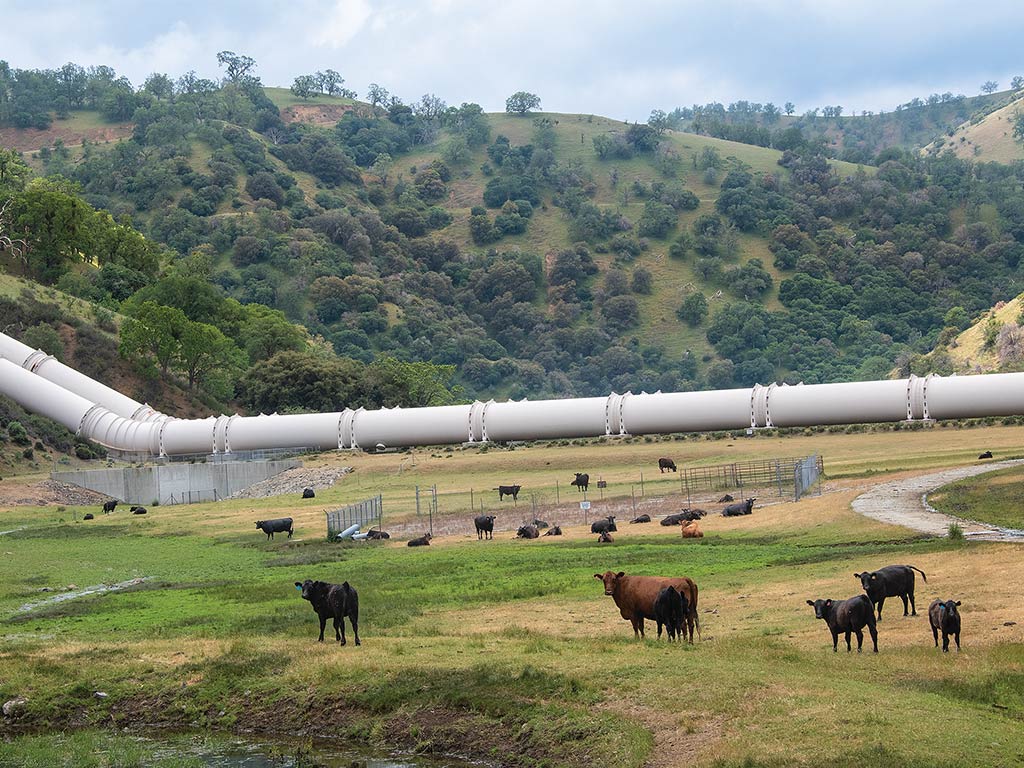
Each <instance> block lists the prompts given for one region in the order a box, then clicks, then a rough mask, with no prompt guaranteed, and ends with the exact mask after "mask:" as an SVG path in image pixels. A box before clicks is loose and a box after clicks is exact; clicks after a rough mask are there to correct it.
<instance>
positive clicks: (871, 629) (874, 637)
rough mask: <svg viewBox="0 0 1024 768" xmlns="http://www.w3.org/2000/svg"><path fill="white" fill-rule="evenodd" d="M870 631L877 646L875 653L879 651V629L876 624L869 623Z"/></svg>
mask: <svg viewBox="0 0 1024 768" xmlns="http://www.w3.org/2000/svg"><path fill="white" fill-rule="evenodd" d="M868 632H870V633H871V643H872V645H874V647H875V653H878V630H877V629H875V625H874V624H868Z"/></svg>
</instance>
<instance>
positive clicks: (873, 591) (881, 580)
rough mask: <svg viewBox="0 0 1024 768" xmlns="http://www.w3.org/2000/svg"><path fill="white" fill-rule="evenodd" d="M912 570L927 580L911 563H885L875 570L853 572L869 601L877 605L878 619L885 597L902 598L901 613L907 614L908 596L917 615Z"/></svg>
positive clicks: (913, 612) (911, 607)
mask: <svg viewBox="0 0 1024 768" xmlns="http://www.w3.org/2000/svg"><path fill="white" fill-rule="evenodd" d="M914 571H917V572H918V573H920V574H921V578H923V579H924V580H925V583H927V582H928V577H927V576H925V575H924V571H922V570H921V569H920V568H915V567H914V566H912V565H887V566H885V568H880V569H879V570H877V571H871V572H870V573H868V572H867V571H865V572H864V573H855V574H853V575H854V577H856V578H858V579H860V585H861V586H862V587H863V588H864V591H865V592H867V595H868V597H869V598H870V599H871V602H872V603H874V604H875V605H877V606H878V620H879V621H881V620H882V606H883V605H884V604H885V598H887V597H899V598H901V599H902V600H903V615H904V616H906V615H907V598H910V610H911V613H912V614H913V615H914V616H917V608H916V607H915V606H914Z"/></svg>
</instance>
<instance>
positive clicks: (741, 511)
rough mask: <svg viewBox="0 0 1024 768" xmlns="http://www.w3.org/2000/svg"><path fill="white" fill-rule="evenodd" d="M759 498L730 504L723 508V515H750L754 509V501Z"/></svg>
mask: <svg viewBox="0 0 1024 768" xmlns="http://www.w3.org/2000/svg"><path fill="white" fill-rule="evenodd" d="M755 501H757V499H747V500H746V501H741V502H738V503H736V504H730V505H729V506H727V507H726V508H725V509H723V510H722V517H739V516H740V515H749V514H750V513H751V512H752V511H753V510H754V502H755Z"/></svg>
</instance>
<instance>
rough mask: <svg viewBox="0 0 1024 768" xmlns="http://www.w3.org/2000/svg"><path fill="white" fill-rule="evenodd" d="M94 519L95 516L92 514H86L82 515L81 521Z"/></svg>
mask: <svg viewBox="0 0 1024 768" xmlns="http://www.w3.org/2000/svg"><path fill="white" fill-rule="evenodd" d="M95 518H96V516H95V515H94V514H93V513H92V512H86V513H85V514H84V515H82V519H83V520H94V519H95Z"/></svg>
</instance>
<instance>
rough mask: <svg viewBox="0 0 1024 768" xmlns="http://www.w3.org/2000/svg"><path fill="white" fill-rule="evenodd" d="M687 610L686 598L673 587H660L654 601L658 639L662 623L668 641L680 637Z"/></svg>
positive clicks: (679, 638)
mask: <svg viewBox="0 0 1024 768" xmlns="http://www.w3.org/2000/svg"><path fill="white" fill-rule="evenodd" d="M687 610H688V607H687V604H686V598H685V597H684V596H683V595H681V594H679V593H678V592H676V590H675V588H674V587H663V588H662V590H661V591H660V592H659V593H658V597H657V598H656V599H655V601H654V620H655V621H656V622H657V623H658V639H659V640H660V639H661V626H662V624H664V625H665V630H666V632H667V634H668V640H669V642H672V641H673V640H681V639H682V637H683V621H684V620H685V618H686V613H687Z"/></svg>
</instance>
